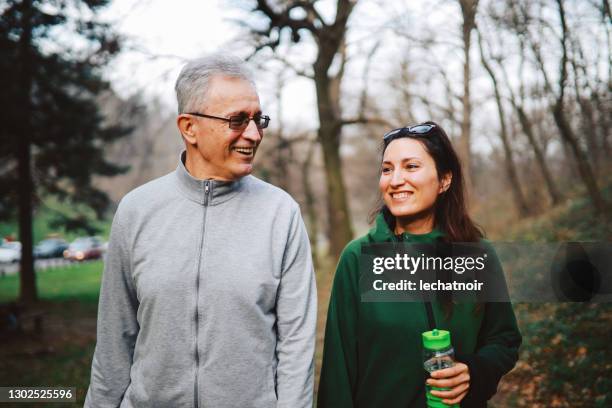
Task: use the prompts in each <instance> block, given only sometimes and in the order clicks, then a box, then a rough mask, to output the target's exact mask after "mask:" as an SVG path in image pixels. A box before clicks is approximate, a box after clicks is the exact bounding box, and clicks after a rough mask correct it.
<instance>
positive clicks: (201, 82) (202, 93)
mask: <svg viewBox="0 0 612 408" xmlns="http://www.w3.org/2000/svg"><path fill="white" fill-rule="evenodd" d="M215 75H222V76H229V77H233V78H240V79H244V80H246V81H249V82H250V83H251V84H253V86H255V81H254V80H253V74H252V73H251V71H250V70H249V68H248V67H247V66H246V63H245V62H244V61H243V60H242V59H240V58H238V57H235V56H232V55H223V54H212V55H208V56H206V57H202V58H198V59H195V60H192V61H190V62H188V63H187V65H185V66H184V67H183V69H182V70H181V73H180V74H179V76H178V78H177V79H176V84H175V85H174V90H175V91H176V100H177V102H178V113H184V112H190V111H193V110H197V108H198V107H199V106H201V105H202V104H203V103H204V101H205V99H206V94H207V93H208V85H209V83H210V79H211V78H212V77H213V76H215Z"/></svg>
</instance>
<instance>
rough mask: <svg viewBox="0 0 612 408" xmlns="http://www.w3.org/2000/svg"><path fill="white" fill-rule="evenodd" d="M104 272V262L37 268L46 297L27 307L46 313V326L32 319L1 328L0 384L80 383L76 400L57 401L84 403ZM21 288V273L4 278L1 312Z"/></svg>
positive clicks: (0, 280)
mask: <svg viewBox="0 0 612 408" xmlns="http://www.w3.org/2000/svg"><path fill="white" fill-rule="evenodd" d="M101 275H102V262H101V261H94V262H88V263H81V264H72V265H70V266H64V267H60V268H56V269H48V270H44V271H40V272H38V273H37V287H38V293H39V297H40V299H41V301H40V302H39V303H38V304H37V305H36V306H34V307H33V308H31V309H30V310H28V312H35V313H40V314H42V322H43V325H42V326H43V330H42V332H36V331H35V329H34V324H33V322H31V321H28V320H24V321H23V326H24V327H23V331H21V332H16V331H4V332H3V331H2V330H1V327H0V341H1V343H2V347H1V348H0V386H9V385H18V386H63V387H75V388H76V389H77V403H76V404H53V406H75V405H77V406H83V403H84V401H85V395H86V392H87V387H88V386H89V373H90V367H91V359H92V356H93V352H94V348H95V341H96V314H97V303H98V296H99V291H100V278H101ZM18 291H19V276H18V275H9V276H4V277H0V316H3V314H2V313H1V312H3V310H2V309H3V308H2V306H1V305H2V304H6V303H10V302H13V301H15V300H16V299H17V296H18ZM2 406H3V407H4V406H7V407H9V406H11V405H10V404H6V405H5V404H2ZM14 406H15V407H24V406H26V405H25V404H15V405H14ZM28 406H43V405H35V404H31V405H28ZM44 406H48V404H46V405H44Z"/></svg>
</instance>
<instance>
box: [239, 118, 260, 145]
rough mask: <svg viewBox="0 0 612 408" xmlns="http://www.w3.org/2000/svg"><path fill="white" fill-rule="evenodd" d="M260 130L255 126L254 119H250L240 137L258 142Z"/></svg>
mask: <svg viewBox="0 0 612 408" xmlns="http://www.w3.org/2000/svg"><path fill="white" fill-rule="evenodd" d="M261 132H262V130H261V129H259V128H258V127H257V125H256V124H255V121H254V120H250V121H249V123H248V124H247V127H246V129H244V132H242V137H244V138H245V139H247V140H250V141H252V142H253V143H259V142H260V141H261V136H262V133H261Z"/></svg>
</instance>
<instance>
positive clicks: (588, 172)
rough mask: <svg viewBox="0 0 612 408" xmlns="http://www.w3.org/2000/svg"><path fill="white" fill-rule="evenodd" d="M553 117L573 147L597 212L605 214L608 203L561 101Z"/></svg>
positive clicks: (564, 137) (579, 170)
mask: <svg viewBox="0 0 612 408" xmlns="http://www.w3.org/2000/svg"><path fill="white" fill-rule="evenodd" d="M553 117H554V118H555V123H556V124H557V128H559V132H560V133H561V137H562V138H563V140H565V142H566V143H567V144H568V146H569V148H570V149H571V151H572V153H573V155H574V157H575V159H576V165H577V167H578V172H579V173H580V177H581V178H582V181H583V182H584V184H585V185H586V188H587V192H588V194H589V196H590V197H591V201H592V202H593V207H594V208H595V212H596V213H598V214H605V211H606V204H605V201H604V199H603V196H602V195H601V191H600V190H599V187H597V181H596V179H595V175H594V174H593V171H592V169H591V166H590V165H589V161H588V158H587V156H586V154H585V153H584V152H583V151H582V149H581V148H580V146H579V145H578V140H577V138H576V136H575V135H574V131H573V130H572V128H571V127H570V124H569V123H568V121H567V118H566V117H565V112H564V111H563V106H562V104H561V103H557V104H555V106H554V107H553Z"/></svg>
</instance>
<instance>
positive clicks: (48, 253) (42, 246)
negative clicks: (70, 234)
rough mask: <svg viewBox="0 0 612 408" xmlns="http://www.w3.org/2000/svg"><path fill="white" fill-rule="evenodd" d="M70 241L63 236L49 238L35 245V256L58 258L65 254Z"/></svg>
mask: <svg viewBox="0 0 612 408" xmlns="http://www.w3.org/2000/svg"><path fill="white" fill-rule="evenodd" d="M67 249H68V243H67V242H66V241H64V240H63V239H61V238H49V239H45V240H43V241H41V242H39V243H38V245H36V246H35V247H34V258H57V257H62V256H64V251H65V250H67Z"/></svg>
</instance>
